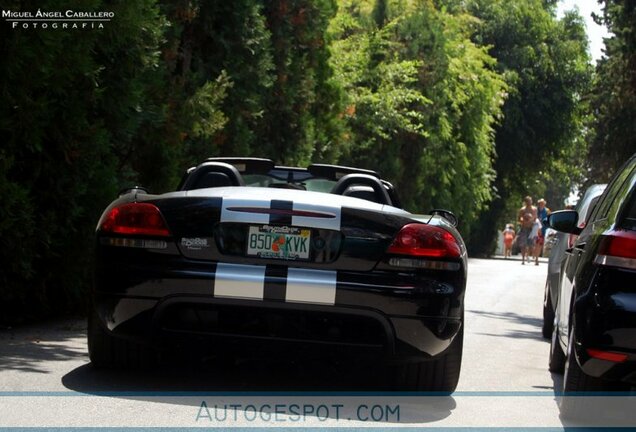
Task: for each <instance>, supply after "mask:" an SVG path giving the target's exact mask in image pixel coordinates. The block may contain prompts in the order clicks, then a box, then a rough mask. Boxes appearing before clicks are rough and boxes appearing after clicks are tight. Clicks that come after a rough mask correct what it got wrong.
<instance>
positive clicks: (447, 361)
mask: <svg viewBox="0 0 636 432" xmlns="http://www.w3.org/2000/svg"><path fill="white" fill-rule="evenodd" d="M463 346H464V322H463V320H462V327H461V329H460V330H459V333H458V334H457V335H456V336H455V339H453V342H451V344H450V346H449V347H448V349H447V350H446V352H445V353H444V354H443V355H442V356H441V357H439V358H437V359H434V360H429V361H423V362H416V363H407V364H403V365H400V366H398V367H397V370H396V375H395V385H396V387H397V389H398V390H404V391H426V392H443V393H452V392H454V391H455V389H456V388H457V383H458V382H459V374H460V371H461V364H462V352H463Z"/></svg>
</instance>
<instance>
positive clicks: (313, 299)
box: [285, 268, 337, 305]
mask: <svg viewBox="0 0 636 432" xmlns="http://www.w3.org/2000/svg"><path fill="white" fill-rule="evenodd" d="M336 278H337V273H336V271H325V270H311V269H297V268H290V269H289V270H288V273H287V290H286V293H285V301H286V302H290V303H318V304H329V305H333V304H335V303H336Z"/></svg>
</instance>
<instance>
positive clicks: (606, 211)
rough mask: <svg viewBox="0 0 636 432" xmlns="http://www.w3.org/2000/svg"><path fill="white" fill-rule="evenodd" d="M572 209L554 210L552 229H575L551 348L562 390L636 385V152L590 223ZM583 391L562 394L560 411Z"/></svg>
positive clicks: (574, 403) (567, 410)
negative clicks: (582, 223)
mask: <svg viewBox="0 0 636 432" xmlns="http://www.w3.org/2000/svg"><path fill="white" fill-rule="evenodd" d="M578 218H579V215H578V213H577V212H576V211H574V210H564V211H558V212H554V213H553V214H552V215H550V217H549V224H550V226H551V227H553V228H554V229H556V230H558V231H561V232H566V233H570V234H578V235H579V236H578V238H577V239H576V241H575V243H574V245H573V246H572V247H571V248H570V249H568V250H567V251H566V255H567V256H566V262H565V263H564V265H563V268H562V272H561V283H560V295H559V299H558V304H557V308H556V320H555V323H556V325H555V327H554V331H553V333H552V344H551V349H550V370H551V371H553V372H564V373H565V375H564V379H563V391H564V394H565V395H566V396H567V395H568V394H572V393H571V392H598V391H602V392H606V391H613V390H623V391H626V390H629V389H630V387H631V386H634V385H636V154H635V155H634V156H632V157H631V159H630V160H629V161H628V162H627V163H626V164H625V165H624V166H623V168H622V169H621V170H620V171H619V172H618V173H617V174H616V175H615V176H614V178H613V179H612V181H611V182H610V183H609V186H608V187H607V188H606V189H605V191H604V193H603V194H602V195H601V197H600V198H599V201H598V203H597V205H596V207H595V208H594V210H593V212H592V214H591V215H590V218H589V220H588V222H587V225H586V226H585V228H583V229H581V228H579V227H578V226H577V221H578ZM583 399H585V398H577V397H563V398H561V404H562V405H561V409H562V413H570V412H572V410H576V409H578V405H579V404H580V403H581V402H582V401H583Z"/></svg>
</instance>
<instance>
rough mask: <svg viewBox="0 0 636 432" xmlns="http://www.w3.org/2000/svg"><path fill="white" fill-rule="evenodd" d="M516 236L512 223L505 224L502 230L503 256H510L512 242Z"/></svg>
mask: <svg viewBox="0 0 636 432" xmlns="http://www.w3.org/2000/svg"><path fill="white" fill-rule="evenodd" d="M516 236H517V233H515V227H514V225H512V224H506V228H504V230H503V241H504V258H508V257H509V256H512V243H513V242H514V241H515V237H516Z"/></svg>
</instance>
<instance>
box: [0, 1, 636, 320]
mask: <svg viewBox="0 0 636 432" xmlns="http://www.w3.org/2000/svg"><path fill="white" fill-rule="evenodd" d="M608 1H609V0H608ZM1 3H2V7H1V9H3V10H13V11H35V10H37V9H38V8H39V9H41V10H43V11H44V10H52V11H57V10H66V9H69V8H70V9H75V10H87V11H88V10H91V11H99V10H102V11H112V12H114V13H115V17H114V19H112V20H111V21H110V22H108V23H106V24H105V25H104V28H103V29H90V28H89V29H75V30H71V29H66V30H65V29H42V28H37V29H35V28H29V29H24V28H17V29H14V28H12V27H11V25H10V23H7V22H3V23H1V24H2V25H1V26H0V50H1V52H2V58H3V61H2V62H0V95H1V98H2V102H3V103H2V104H0V196H1V197H2V200H0V262H2V265H0V296H1V297H2V302H0V322H7V321H12V322H13V321H20V320H26V319H30V318H33V317H41V316H45V315H48V314H54V313H57V314H59V313H67V312H70V311H78V310H81V309H82V308H83V306H84V305H85V299H86V298H87V296H86V293H87V291H88V288H89V286H90V273H91V272H90V268H91V252H90V251H91V249H92V241H93V238H92V232H93V230H94V227H95V223H96V221H97V218H98V217H99V214H100V212H101V210H102V209H103V208H104V206H105V205H106V204H107V203H108V202H109V201H111V200H112V199H113V198H114V197H115V196H116V193H117V191H118V189H119V188H122V187H124V186H128V185H131V184H135V183H137V184H143V185H145V186H147V187H149V188H150V189H151V190H152V191H155V192H164V191H167V190H170V189H173V188H174V187H175V186H176V184H177V182H178V179H179V178H180V176H181V174H182V172H183V170H184V169H185V168H187V167H188V166H191V165H192V164H195V163H197V162H198V161H200V160H201V159H203V158H205V157H209V156H218V155H225V156H234V155H252V156H259V157H269V158H272V159H274V160H275V161H276V162H278V163H284V164H301V165H302V164H307V163H309V162H310V161H314V162H337V163H342V164H352V165H358V166H361V167H365V168H370V169H376V170H378V171H380V172H381V173H382V174H383V176H384V177H386V178H387V179H389V180H390V181H392V182H394V183H395V184H396V185H397V187H398V188H399V190H400V192H401V195H402V199H403V201H404V204H405V207H406V208H407V209H409V210H412V211H417V212H426V211H428V210H430V209H431V208H434V207H438V208H439V207H442V208H448V209H450V210H453V211H454V212H456V213H457V215H458V216H459V217H460V220H461V231H462V233H463V234H464V236H465V238H466V239H467V241H468V242H469V244H470V246H471V249H472V250H473V251H477V252H485V251H487V250H488V246H489V245H490V244H491V240H492V239H493V233H494V231H495V230H496V229H497V228H498V227H499V226H500V225H501V224H502V223H503V222H505V221H506V219H507V216H508V215H509V213H507V211H508V210H507V209H510V208H513V207H516V206H517V205H518V203H517V201H518V200H519V198H520V197H521V196H522V195H524V194H526V193H532V194H535V195H536V194H544V193H545V194H548V198H549V199H552V198H553V199H554V200H557V199H559V200H560V199H562V198H563V197H564V196H565V195H567V193H568V190H569V187H570V186H571V185H572V184H573V183H574V182H576V181H579V180H580V179H581V176H582V174H583V173H582V171H581V168H580V166H581V165H582V163H579V162H580V161H581V155H583V154H585V150H586V145H585V140H584V136H585V133H586V122H585V120H586V117H585V113H586V109H587V104H586V101H587V98H586V97H585V95H586V94H587V92H588V89H587V86H588V85H589V82H590V76H591V70H590V67H589V65H588V64H589V63H588V60H589V59H588V58H587V55H586V45H585V34H584V29H583V25H582V22H581V18H580V17H579V16H578V15H577V14H576V13H570V14H568V15H566V16H565V17H564V18H563V19H561V20H559V19H557V18H556V15H555V2H554V1H541V0H506V1H504V0H488V1H487V0H338V1H336V0H271V1H267V2H261V1H256V0H232V1H224V2H221V1H203V0H189V1H184V0H180V1H176V2H172V1H170V2H169V1H163V0H140V1H135V2H126V1H123V0H89V1H82V2H79V1H73V0H66V1H61V2H59V1H56V2H53V1H40V2H34V1H26V0H22V1H21V0H8V1H7V0H4V1H2V2H1ZM611 3H612V5H614V3H616V5H619V3H620V2H619V1H618V0H617V1H616V2H611ZM626 11H627V12H626ZM630 11H631V12H630ZM629 13H631V14H632V15H629ZM626 14H627V15H626ZM628 15H629V16H631V17H633V11H632V10H631V9H629V10H628V9H627V8H626V6H625V7H623V8H622V9H621V8H619V7H618V6H616V8H614V7H612V8H610V7H609V5H608V9H607V13H606V18H605V19H607V20H608V22H611V23H614V24H615V25H617V26H621V28H623V27H629V26H630V25H631V26H632V27H631V28H632V29H633V24H630V23H629V22H627V21H626V20H625V17H626V16H628ZM631 22H632V23H633V20H632V21H631ZM625 34H627V33H625ZM625 37H626V38H627V36H625ZM630 37H631V36H630ZM617 40H618V39H617ZM630 40H631V39H629V40H628V39H625V40H623V39H621V41H622V42H620V43H619V42H616V43H617V44H618V45H620V48H616V49H615V51H616V52H619V51H620V52H621V53H623V54H621V55H620V56H619V55H618V54H616V57H614V60H612V58H611V57H610V58H608V61H607V65H606V66H605V68H606V69H607V71H608V72H607V73H608V74H610V75H611V76H615V75H616V76H619V75H620V74H622V75H620V76H621V77H622V78H621V79H622V81H620V83H619V82H618V81H617V80H612V82H611V83H609V82H607V81H608V80H607V79H606V80H605V82H604V83H603V84H604V85H605V86H607V91H616V89H613V88H610V87H612V86H617V85H619V84H620V85H625V86H626V85H627V83H632V84H633V82H634V79H633V76H632V77H629V76H627V75H626V72H625V71H626V68H628V67H631V68H632V69H631V70H632V71H633V50H632V51H631V52H632V57H629V56H625V54H624V53H625V52H629V50H628V49H627V48H625V47H632V48H633V43H632V42H633V41H632V42H629V41H630ZM630 44H631V45H630ZM626 49H627V51H626ZM619 57H620V58H619ZM630 62H631V63H630ZM619 63H620V64H621V65H623V66H621V67H623V69H620V68H619V67H618V66H611V65H613V64H619ZM628 65H631V66H628ZM619 70H620V72H619ZM601 73H602V71H601ZM630 80H631V81H630ZM599 82H600V80H599ZM621 83H622V84H621ZM621 89H623V87H621ZM631 89H632V90H631V91H632V93H630V94H631V97H633V87H631ZM601 90H602V87H601V86H597V94H598V96H595V98H594V100H595V101H596V102H595V109H597V110H599V112H602V113H603V114H602V115H601V116H599V122H601V120H603V122H604V123H603V125H606V126H601V125H599V128H601V127H607V128H612V130H614V129H616V127H615V126H613V124H615V123H611V122H616V121H617V120H616V119H617V118H618V117H617V116H618V114H617V112H618V111H620V109H619V108H620V103H621V102H619V101H612V102H611V103H610V102H609V101H605V102H604V103H606V104H607V107H599V106H598V105H599V101H601V100H602V98H601V93H602V91H606V90H602V91H601ZM625 97H627V95H626V96H625ZM611 104H615V105H611ZM610 105H611V107H610ZM631 107H632V109H633V103H631ZM621 112H622V111H621ZM633 124H634V123H633V122H632V123H631V124H630V127H633ZM620 133H622V134H626V135H625V136H631V137H632V139H633V134H631V135H629V131H628V130H627V129H626V128H625V129H622V131H621V132H620ZM610 135H611V134H602V135H597V140H596V141H595V143H597V142H598V143H600V142H601V138H603V140H607V139H609V138H607V136H610ZM616 139H618V138H616ZM612 142H614V141H612ZM632 143H633V141H632ZM599 145H600V144H599ZM602 145H610V146H613V145H614V144H611V143H610V142H607V143H605V144H602ZM601 147H602V146H601ZM601 147H598V148H601ZM594 148H596V147H594ZM594 151H601V150H594ZM603 151H604V150H603ZM623 153H624V152H623ZM573 161H575V162H574V163H573ZM550 197H552V198H550Z"/></svg>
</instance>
